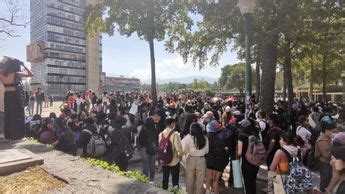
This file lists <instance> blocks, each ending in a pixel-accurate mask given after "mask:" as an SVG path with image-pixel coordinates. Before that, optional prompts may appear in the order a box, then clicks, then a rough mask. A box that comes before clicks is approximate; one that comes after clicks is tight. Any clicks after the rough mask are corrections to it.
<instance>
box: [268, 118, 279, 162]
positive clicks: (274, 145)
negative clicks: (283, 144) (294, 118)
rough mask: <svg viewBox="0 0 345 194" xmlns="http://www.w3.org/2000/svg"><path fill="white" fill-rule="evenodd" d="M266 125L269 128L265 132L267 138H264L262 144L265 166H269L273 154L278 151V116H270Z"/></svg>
mask: <svg viewBox="0 0 345 194" xmlns="http://www.w3.org/2000/svg"><path fill="white" fill-rule="evenodd" d="M267 124H268V125H269V126H270V129H269V130H268V132H267V137H266V138H264V143H265V147H266V150H267V152H266V158H267V161H266V162H267V166H271V164H272V161H273V158H274V154H275V153H276V151H277V150H278V149H280V143H279V141H280V135H279V134H280V131H282V130H281V128H279V127H278V126H280V120H279V117H278V115H276V114H271V115H270V116H269V118H268V120H267Z"/></svg>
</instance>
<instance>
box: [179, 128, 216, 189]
mask: <svg viewBox="0 0 345 194" xmlns="http://www.w3.org/2000/svg"><path fill="white" fill-rule="evenodd" d="M181 143H182V148H183V153H184V154H185V155H186V157H187V159H186V190H187V193H188V194H203V193H204V189H203V183H204V180H205V172H206V160H205V157H204V156H205V155H206V154H207V153H208V151H209V145H208V140H207V138H206V137H205V135H204V130H203V127H202V126H201V125H200V124H199V123H197V122H193V123H192V124H191V127H190V133H189V134H188V135H187V136H185V137H184V138H183V139H182V142H181Z"/></svg>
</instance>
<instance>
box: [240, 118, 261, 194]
mask: <svg viewBox="0 0 345 194" xmlns="http://www.w3.org/2000/svg"><path fill="white" fill-rule="evenodd" d="M239 124H240V128H241V133H240V134H239V136H238V143H237V156H238V157H239V158H241V159H242V166H241V169H242V175H243V180H244V187H245V190H246V193H247V194H255V193H256V176H257V174H258V172H259V166H254V165H252V164H250V163H249V162H248V160H247V157H246V152H247V149H248V146H249V137H250V136H251V135H254V136H255V137H257V138H259V134H258V131H257V130H255V128H254V125H253V124H252V122H251V121H250V120H248V119H243V120H242V121H241V122H240V123H239Z"/></svg>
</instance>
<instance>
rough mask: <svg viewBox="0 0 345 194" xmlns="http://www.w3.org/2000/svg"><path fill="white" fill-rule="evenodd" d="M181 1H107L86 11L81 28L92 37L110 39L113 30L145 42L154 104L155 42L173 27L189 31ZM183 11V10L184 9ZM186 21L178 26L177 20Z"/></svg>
mask: <svg viewBox="0 0 345 194" xmlns="http://www.w3.org/2000/svg"><path fill="white" fill-rule="evenodd" d="M181 4H183V2H180V1H157V0H140V1H138V0H121V1H118V0H107V1H103V2H102V3H99V4H96V5H94V6H88V7H87V8H86V11H85V17H84V20H85V21H84V28H85V31H86V33H87V35H90V36H95V35H98V33H99V32H104V33H107V34H109V35H110V36H112V35H113V34H114V31H115V29H117V30H118V31H119V33H120V34H121V35H124V36H127V37H129V36H131V35H132V34H133V33H135V34H136V35H137V36H138V37H139V38H140V39H142V40H145V41H147V42H148V44H149V48H150V60H151V93H152V100H153V103H154V104H156V102H157V89H156V72H155V69H156V68H155V66H156V65H155V54H154V51H155V50H154V40H157V41H162V40H164V38H165V35H166V33H167V31H168V29H169V28H171V27H172V26H174V27H180V28H186V29H190V27H191V23H192V21H188V18H180V17H181V16H182V17H184V16H185V15H186V14H187V12H188V9H187V7H183V6H180V5H181ZM183 8H184V9H183ZM181 20H183V21H186V22H185V23H183V24H179V23H177V22H176V21H181Z"/></svg>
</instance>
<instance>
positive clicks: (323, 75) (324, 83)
mask: <svg viewBox="0 0 345 194" xmlns="http://www.w3.org/2000/svg"><path fill="white" fill-rule="evenodd" d="M326 71H327V70H326V55H324V56H323V58H322V98H323V102H326V100H327V98H326V95H327V94H326V73H327V72H326Z"/></svg>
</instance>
